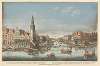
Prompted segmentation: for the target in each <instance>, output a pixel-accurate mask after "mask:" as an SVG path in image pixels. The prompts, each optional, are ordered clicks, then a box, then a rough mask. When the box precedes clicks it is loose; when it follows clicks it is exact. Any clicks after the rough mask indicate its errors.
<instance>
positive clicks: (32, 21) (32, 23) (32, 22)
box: [31, 16, 35, 31]
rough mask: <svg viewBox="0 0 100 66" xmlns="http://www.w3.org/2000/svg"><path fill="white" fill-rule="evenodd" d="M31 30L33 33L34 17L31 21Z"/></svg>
mask: <svg viewBox="0 0 100 66" xmlns="http://www.w3.org/2000/svg"><path fill="white" fill-rule="evenodd" d="M31 29H32V30H33V31H35V24H34V17H33V16H32V20H31Z"/></svg>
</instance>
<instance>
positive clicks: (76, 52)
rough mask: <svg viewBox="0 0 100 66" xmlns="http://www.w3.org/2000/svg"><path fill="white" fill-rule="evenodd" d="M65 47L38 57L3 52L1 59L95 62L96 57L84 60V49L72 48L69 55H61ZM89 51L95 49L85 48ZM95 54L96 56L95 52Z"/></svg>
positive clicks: (22, 52)
mask: <svg viewBox="0 0 100 66" xmlns="http://www.w3.org/2000/svg"><path fill="white" fill-rule="evenodd" d="M62 48H63V49H64V48H66V46H63V47H62V46H61V47H57V46H53V47H52V48H51V49H50V50H49V51H47V52H45V53H39V54H38V55H29V54H28V53H26V52H24V51H16V52H14V51H5V52H3V53H2V59H3V60H4V61H50V60H53V61H96V60H97V55H95V56H92V57H90V58H88V59H84V52H85V50H86V48H72V53H71V54H67V53H65V54H63V53H61V49H62ZM87 49H88V50H89V51H97V50H96V48H95V47H93V48H87ZM50 53H54V55H55V58H53V59H51V58H48V56H47V55H48V54H50ZM95 54H97V53H96V52H95Z"/></svg>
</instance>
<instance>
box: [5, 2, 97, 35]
mask: <svg viewBox="0 0 100 66" xmlns="http://www.w3.org/2000/svg"><path fill="white" fill-rule="evenodd" d="M32 16H34V22H35V27H36V31H37V33H38V34H49V35H52V36H60V35H67V34H70V33H72V32H75V31H86V32H91V31H96V30H97V28H96V27H97V3H67V2H66V3H18V2H17V3H3V18H4V19H3V22H4V25H5V26H7V27H9V28H14V29H15V28H16V27H18V28H19V29H23V30H25V31H29V30H30V24H31V18H32Z"/></svg>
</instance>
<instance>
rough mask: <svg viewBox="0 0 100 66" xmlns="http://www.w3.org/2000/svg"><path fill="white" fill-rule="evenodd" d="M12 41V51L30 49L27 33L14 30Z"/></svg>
mask: <svg viewBox="0 0 100 66" xmlns="http://www.w3.org/2000/svg"><path fill="white" fill-rule="evenodd" d="M13 40H14V42H13V44H12V47H13V48H14V49H16V48H30V39H29V33H27V32H25V31H24V30H19V29H18V28H16V30H15V34H14V36H13Z"/></svg>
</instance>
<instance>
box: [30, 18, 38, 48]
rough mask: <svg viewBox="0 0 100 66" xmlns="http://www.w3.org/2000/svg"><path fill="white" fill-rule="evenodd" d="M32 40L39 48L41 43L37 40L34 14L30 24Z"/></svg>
mask: <svg viewBox="0 0 100 66" xmlns="http://www.w3.org/2000/svg"><path fill="white" fill-rule="evenodd" d="M30 40H31V42H32V43H34V46H35V48H36V49H38V48H39V43H38V40H37V35H36V31H35V24H34V17H33V16H32V20H31V25H30Z"/></svg>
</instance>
